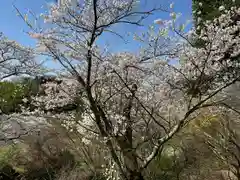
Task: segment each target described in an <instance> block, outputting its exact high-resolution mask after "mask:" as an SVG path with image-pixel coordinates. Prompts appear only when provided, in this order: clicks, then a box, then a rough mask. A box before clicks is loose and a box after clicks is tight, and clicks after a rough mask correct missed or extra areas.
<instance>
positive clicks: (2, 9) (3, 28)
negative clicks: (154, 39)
mask: <svg viewBox="0 0 240 180" xmlns="http://www.w3.org/2000/svg"><path fill="white" fill-rule="evenodd" d="M52 1H53V0H1V5H0V32H3V33H4V35H6V36H7V37H8V38H9V39H11V40H16V41H17V42H19V43H21V44H23V45H25V46H32V47H34V46H35V43H36V42H35V41H34V40H33V39H31V38H30V37H29V36H28V35H27V34H26V32H27V31H28V28H27V26H26V24H25V22H23V20H22V19H20V17H18V16H17V13H16V10H15V9H14V8H13V4H14V5H15V6H16V7H17V8H18V9H19V10H20V12H23V13H26V12H27V11H28V10H31V11H32V12H34V13H35V14H37V15H39V14H40V13H43V12H45V11H47V9H46V5H47V3H51V2H52ZM140 2H141V4H140V6H141V9H149V8H150V7H153V6H154V5H159V4H161V5H162V6H166V7H167V6H168V7H169V4H170V3H172V2H174V10H175V12H181V13H182V20H183V21H184V20H186V19H191V6H192V4H191V3H192V2H191V0H172V1H171V0H140ZM158 18H161V19H165V18H167V19H169V14H167V13H163V12H158V13H156V15H154V16H152V17H151V18H149V19H148V20H147V21H145V24H147V25H150V24H153V21H154V20H155V19H158ZM116 30H117V31H118V32H120V33H121V34H126V33H127V32H130V33H134V32H138V33H139V32H140V33H141V31H143V29H142V28H141V27H135V26H119V27H117V29H116ZM99 43H100V44H105V43H108V44H109V45H110V48H111V50H112V51H116V52H117V51H124V50H132V51H134V50H136V49H137V48H138V44H137V42H136V43H127V44H126V43H124V42H123V41H122V40H121V39H120V38H119V37H116V36H113V35H110V34H107V35H104V36H103V37H102V39H101V41H100V42H99Z"/></svg>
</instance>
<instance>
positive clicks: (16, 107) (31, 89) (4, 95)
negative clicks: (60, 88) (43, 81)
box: [0, 78, 39, 114]
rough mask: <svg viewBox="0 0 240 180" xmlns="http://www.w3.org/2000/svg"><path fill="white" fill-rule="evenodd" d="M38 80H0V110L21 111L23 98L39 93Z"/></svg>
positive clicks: (5, 111) (3, 111) (6, 112)
mask: <svg viewBox="0 0 240 180" xmlns="http://www.w3.org/2000/svg"><path fill="white" fill-rule="evenodd" d="M38 87H39V86H38V83H37V81H36V80H33V79H30V78H25V79H23V80H21V81H18V82H7V81H5V82H0V110H1V112H2V113H4V114H9V113H11V112H19V111H20V105H21V104H23V99H24V98H26V99H29V98H30V96H31V95H36V94H37V93H38Z"/></svg>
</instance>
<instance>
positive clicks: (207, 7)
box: [192, 0, 240, 29]
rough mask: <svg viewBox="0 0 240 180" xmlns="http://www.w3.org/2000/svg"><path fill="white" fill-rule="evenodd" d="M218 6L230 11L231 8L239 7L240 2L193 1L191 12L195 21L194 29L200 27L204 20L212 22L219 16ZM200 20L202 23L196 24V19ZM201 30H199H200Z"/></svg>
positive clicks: (220, 0)
mask: <svg viewBox="0 0 240 180" xmlns="http://www.w3.org/2000/svg"><path fill="white" fill-rule="evenodd" d="M220 6H224V7H225V9H226V10H228V9H230V8H231V7H232V6H238V7H239V6H240V1H238V0H236V1H235V2H233V0H193V1H192V10H193V18H194V20H195V27H197V26H198V25H199V26H200V27H202V25H203V22H206V20H210V21H211V20H213V19H214V18H217V17H218V16H220V15H221V11H220V10H219V7H220ZM198 18H201V19H202V21H200V23H197V19H198ZM200 29H201V28H200Z"/></svg>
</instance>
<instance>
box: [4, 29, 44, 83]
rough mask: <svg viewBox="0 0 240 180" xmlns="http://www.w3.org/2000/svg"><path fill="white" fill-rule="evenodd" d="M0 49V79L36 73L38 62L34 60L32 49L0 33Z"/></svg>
mask: <svg viewBox="0 0 240 180" xmlns="http://www.w3.org/2000/svg"><path fill="white" fill-rule="evenodd" d="M0 50H1V55H0V80H5V79H6V78H10V77H13V76H19V75H26V74H27V75H36V74H37V72H38V70H39V69H40V65H39V64H40V63H38V62H37V61H36V60H35V56H34V51H33V49H31V48H26V47H24V46H21V45H20V44H19V43H17V42H15V41H11V40H9V39H8V38H7V37H5V36H4V35H3V34H2V33H1V35H0Z"/></svg>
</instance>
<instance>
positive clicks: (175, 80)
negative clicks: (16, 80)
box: [22, 0, 240, 180]
mask: <svg viewBox="0 0 240 180" xmlns="http://www.w3.org/2000/svg"><path fill="white" fill-rule="evenodd" d="M69 2H70V1H69ZM157 10H162V11H164V12H169V13H170V17H171V20H168V21H165V20H160V19H158V20H156V21H155V23H156V25H153V26H150V27H149V29H148V31H147V32H144V33H142V34H140V35H139V34H136V35H135V37H134V38H135V39H136V40H138V41H139V43H143V44H144V45H143V46H142V49H141V50H140V51H139V53H137V54H133V53H130V52H120V53H111V52H109V51H107V50H106V49H103V48H102V47H100V46H98V43H97V42H98V39H99V38H100V37H101V36H102V35H104V34H105V33H113V34H115V35H117V36H119V37H122V36H121V34H119V33H118V32H116V31H113V27H116V26H118V25H119V24H124V25H126V26H127V25H135V26H140V25H143V20H144V19H146V18H148V17H149V16H150V15H151V14H153V13H154V12H155V11H157ZM239 15H240V9H237V8H234V7H233V8H232V9H231V10H230V11H227V12H226V13H225V14H223V15H221V16H220V17H219V18H218V19H216V20H214V22H213V23H210V22H207V24H206V28H205V29H203V30H202V32H201V34H200V36H199V38H202V39H204V40H205V41H206V44H205V46H204V47H203V48H200V49H198V48H195V47H193V46H192V44H191V40H190V38H191V37H193V36H197V35H195V34H194V32H191V33H190V32H189V33H187V34H184V26H183V25H180V26H178V23H177V17H178V14H177V13H175V12H174V11H173V5H172V4H171V5H170V9H169V10H164V9H162V8H156V7H155V8H153V9H150V10H149V11H139V10H137V2H136V1H134V0H124V1H122V0H121V1H120V0H113V1H103V0H85V1H81V2H79V3H77V6H72V4H71V3H68V1H66V2H64V6H57V5H52V6H51V8H50V11H49V13H48V14H44V15H42V17H43V18H44V21H45V22H46V23H49V24H51V26H48V28H47V29H45V30H42V29H40V30H39V29H36V28H35V27H33V28H32V32H30V33H29V34H30V36H31V37H33V38H36V39H37V40H38V42H39V43H38V47H37V50H38V51H39V52H42V53H44V54H45V55H48V56H50V57H52V59H54V60H57V62H59V63H60V64H61V65H62V67H63V68H64V69H65V70H66V71H67V72H64V73H63V74H64V75H65V79H64V80H63V81H62V83H60V84H56V83H45V84H44V85H43V87H44V91H45V95H43V96H40V95H39V96H36V97H32V103H34V105H35V106H36V108H35V110H34V112H29V111H28V109H25V111H24V112H23V113H22V114H35V115H36V114H37V115H38V117H41V116H44V117H45V118H55V119H59V120H60V121H61V122H62V123H63V125H64V126H66V128H68V129H69V131H77V132H79V134H81V137H82V141H83V142H84V143H85V144H91V143H95V144H101V145H102V146H101V147H102V149H103V152H105V154H106V164H104V165H103V167H105V168H106V175H107V176H108V177H109V178H112V179H125V180H143V179H144V170H145V169H146V168H147V167H148V165H149V164H150V163H151V161H152V160H153V159H154V158H155V157H156V156H157V155H159V154H161V152H162V150H163V148H164V145H165V144H166V143H167V142H168V141H169V140H171V139H172V137H173V136H174V135H175V134H177V133H178V132H179V131H180V130H181V129H182V128H183V127H184V126H185V125H186V124H187V123H188V122H189V121H191V120H192V119H194V118H195V117H196V116H197V115H198V113H199V111H198V110H199V109H201V108H204V107H209V106H210V107H211V106H216V108H214V109H213V112H214V111H218V110H219V109H220V108H221V105H222V104H221V101H219V99H217V98H215V97H216V95H217V94H219V93H220V92H222V90H224V89H225V88H227V87H229V86H231V85H232V84H234V83H235V82H237V81H238V80H239V71H238V68H239V56H240V49H239V47H240V45H239V43H240V39H239ZM170 31H171V32H172V33H173V34H174V35H170ZM173 59H174V60H176V61H177V62H176V63H175V64H173V63H171V60H173ZM72 102H74V104H75V106H74V108H71V109H70V110H69V109H64V108H62V107H64V106H65V105H67V104H71V103H72ZM79 107H81V108H79ZM59 109H60V111H59Z"/></svg>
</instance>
